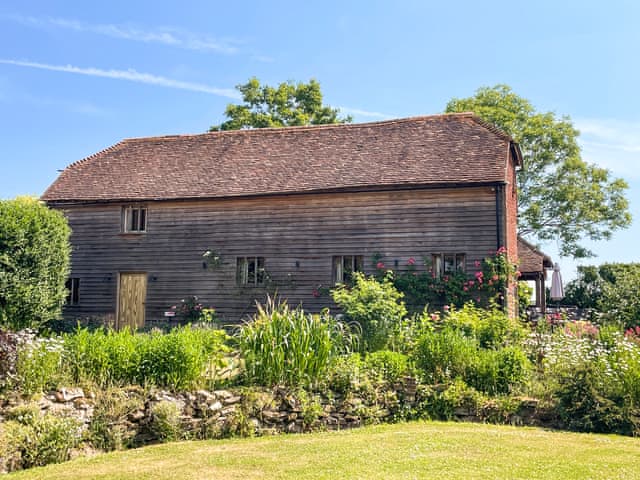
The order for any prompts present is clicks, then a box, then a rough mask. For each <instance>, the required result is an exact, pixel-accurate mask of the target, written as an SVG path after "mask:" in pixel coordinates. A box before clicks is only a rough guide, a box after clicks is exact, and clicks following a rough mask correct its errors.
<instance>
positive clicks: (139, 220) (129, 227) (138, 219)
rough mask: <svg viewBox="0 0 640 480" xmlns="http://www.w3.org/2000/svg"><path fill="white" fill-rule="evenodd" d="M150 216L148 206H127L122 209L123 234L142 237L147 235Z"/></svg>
mask: <svg viewBox="0 0 640 480" xmlns="http://www.w3.org/2000/svg"><path fill="white" fill-rule="evenodd" d="M148 223H149V214H148V209H147V206H146V205H127V206H124V207H122V225H121V230H122V233H132V234H135V235H141V234H144V233H147V225H148Z"/></svg>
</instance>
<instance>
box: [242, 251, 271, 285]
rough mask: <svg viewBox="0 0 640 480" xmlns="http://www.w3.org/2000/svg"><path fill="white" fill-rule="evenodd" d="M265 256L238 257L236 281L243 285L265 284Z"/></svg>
mask: <svg viewBox="0 0 640 480" xmlns="http://www.w3.org/2000/svg"><path fill="white" fill-rule="evenodd" d="M264 265H265V258H264V257H257V256H256V257H253V256H252V257H236V283H237V284H238V285H240V286H241V287H258V286H261V285H264V284H265V281H266V278H267V273H266V270H265V268H264Z"/></svg>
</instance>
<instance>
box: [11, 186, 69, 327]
mask: <svg viewBox="0 0 640 480" xmlns="http://www.w3.org/2000/svg"><path fill="white" fill-rule="evenodd" d="M69 235H70V229H69V226H68V225H67V221H66V219H65V218H64V216H63V215H62V213H60V212H58V211H55V210H51V209H49V208H47V207H46V206H45V205H44V204H42V203H41V202H39V201H38V200H37V199H35V198H31V197H18V198H16V199H15V200H2V201H0V327H3V328H9V329H13V330H18V329H22V328H27V327H31V328H37V327H39V326H41V325H43V324H44V323H46V322H47V321H49V320H52V319H55V318H57V317H59V316H60V312H61V309H62V304H63V303H64V299H65V297H66V294H67V290H66V288H65V282H66V279H67V276H68V274H69V256H70V252H71V248H70V246H69Z"/></svg>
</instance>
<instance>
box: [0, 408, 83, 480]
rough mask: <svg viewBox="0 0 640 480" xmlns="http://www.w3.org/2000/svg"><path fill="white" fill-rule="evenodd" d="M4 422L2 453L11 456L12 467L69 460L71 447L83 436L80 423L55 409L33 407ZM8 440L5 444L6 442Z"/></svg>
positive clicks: (27, 466)
mask: <svg viewBox="0 0 640 480" xmlns="http://www.w3.org/2000/svg"><path fill="white" fill-rule="evenodd" d="M13 418H14V419H13V420H9V421H7V422H4V424H3V425H2V430H0V436H2V437H4V438H3V439H0V445H2V447H3V449H4V450H5V451H0V457H4V458H5V459H6V458H9V459H10V462H9V463H10V465H8V466H9V468H10V469H11V470H18V469H21V468H30V467H38V466H43V465H48V464H50V463H60V462H64V461H66V460H69V457H70V454H71V450H72V449H73V448H75V447H76V446H77V445H78V444H79V443H80V440H81V435H80V425H79V423H78V422H77V421H76V420H74V419H72V418H68V417H64V416H56V415H54V414H52V413H47V414H45V415H42V414H40V412H39V410H37V409H31V412H30V413H29V414H26V415H15V416H14V417H13ZM3 444H4V445H3Z"/></svg>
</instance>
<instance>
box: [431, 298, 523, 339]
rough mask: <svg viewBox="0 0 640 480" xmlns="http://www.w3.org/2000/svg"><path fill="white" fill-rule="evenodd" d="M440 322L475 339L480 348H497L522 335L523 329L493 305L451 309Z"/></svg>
mask: <svg viewBox="0 0 640 480" xmlns="http://www.w3.org/2000/svg"><path fill="white" fill-rule="evenodd" d="M442 322H443V323H444V324H446V325H449V326H452V327H454V328H456V329H459V330H462V331H463V332H464V333H465V335H467V336H470V337H473V338H475V339H477V340H478V342H479V343H480V346H481V347H482V348H497V347H500V346H501V345H503V344H505V343H508V342H509V341H514V340H517V339H519V338H521V337H522V336H523V335H524V329H523V327H522V326H521V325H520V324H519V323H518V322H517V321H516V320H513V319H510V318H509V316H508V315H507V314H506V313H505V312H504V311H503V310H501V309H499V308H498V307H496V306H495V305H493V306H492V307H491V308H488V309H485V308H480V307H478V306H476V305H475V304H473V303H467V304H466V305H465V306H464V307H463V308H461V309H459V310H458V309H455V308H452V309H451V310H450V311H449V313H448V315H446V316H444V318H443V320H442Z"/></svg>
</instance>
